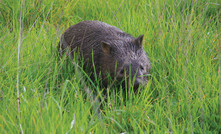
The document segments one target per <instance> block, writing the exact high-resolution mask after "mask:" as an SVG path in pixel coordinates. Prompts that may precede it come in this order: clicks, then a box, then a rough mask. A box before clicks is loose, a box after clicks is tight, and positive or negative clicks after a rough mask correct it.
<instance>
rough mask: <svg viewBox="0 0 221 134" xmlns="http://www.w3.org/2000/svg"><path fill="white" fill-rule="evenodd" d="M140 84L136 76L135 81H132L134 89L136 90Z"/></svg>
mask: <svg viewBox="0 0 221 134" xmlns="http://www.w3.org/2000/svg"><path fill="white" fill-rule="evenodd" d="M140 84H142V82H141V80H140V78H136V79H135V81H134V91H137V89H138V88H139V85H140Z"/></svg>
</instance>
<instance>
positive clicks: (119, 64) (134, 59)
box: [101, 35, 151, 91]
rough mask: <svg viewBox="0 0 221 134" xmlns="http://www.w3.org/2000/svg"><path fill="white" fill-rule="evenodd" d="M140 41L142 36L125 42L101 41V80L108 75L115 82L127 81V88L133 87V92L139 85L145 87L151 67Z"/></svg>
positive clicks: (115, 40) (114, 40) (118, 40)
mask: <svg viewBox="0 0 221 134" xmlns="http://www.w3.org/2000/svg"><path fill="white" fill-rule="evenodd" d="M142 41H143V35H141V36H139V37H138V38H128V39H126V40H122V39H113V40H110V41H108V42H107V41H106V42H104V41H102V42H101V48H102V51H103V55H102V57H101V62H102V63H101V65H102V70H101V71H102V77H103V79H105V78H106V77H107V74H108V73H109V74H110V76H111V78H112V79H115V80H117V81H122V80H127V88H130V86H132V85H133V89H134V90H135V91H136V90H137V89H138V87H139V85H143V86H144V85H146V84H147V82H148V80H147V74H148V73H149V70H150V68H151V66H150V61H149V58H148V57H147V55H146V52H145V51H144V49H143V46H142ZM104 83H107V81H105V82H104ZM132 83H133V84H132ZM124 85H125V84H124ZM124 85H122V86H124Z"/></svg>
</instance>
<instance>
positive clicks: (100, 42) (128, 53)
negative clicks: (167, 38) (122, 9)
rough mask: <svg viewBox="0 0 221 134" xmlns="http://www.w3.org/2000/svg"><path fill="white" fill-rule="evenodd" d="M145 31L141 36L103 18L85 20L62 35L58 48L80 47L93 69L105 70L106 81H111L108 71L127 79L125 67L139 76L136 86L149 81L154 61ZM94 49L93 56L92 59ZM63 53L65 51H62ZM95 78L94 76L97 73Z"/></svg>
mask: <svg viewBox="0 0 221 134" xmlns="http://www.w3.org/2000/svg"><path fill="white" fill-rule="evenodd" d="M142 40H143V35H141V36H139V37H138V38H134V37H133V36H131V35H129V34H127V33H124V32H123V31H121V30H120V29H118V28H116V27H114V26H110V25H108V24H106V23H103V22H100V21H83V22H80V23H78V24H76V25H73V26H71V27H70V28H68V29H67V30H66V31H65V32H64V34H63V35H62V37H61V40H60V43H59V45H58V48H59V49H60V52H64V51H65V50H67V49H70V51H71V53H70V56H71V58H72V59H73V51H75V50H79V52H80V55H81V56H82V57H83V58H84V60H85V61H86V62H87V64H88V66H89V71H87V72H88V73H89V72H94V69H93V62H94V65H95V69H96V74H97V75H98V74H99V73H100V72H101V76H102V83H103V85H104V86H107V85H108V79H107V74H108V73H109V74H110V76H111V78H112V79H115V80H117V81H121V80H124V79H125V78H124V76H125V74H124V71H126V74H127V81H128V82H127V83H128V87H129V86H130V85H129V83H130V82H129V77H131V78H133V77H134V78H135V81H134V88H135V89H137V88H138V85H141V84H142V85H145V84H147V82H148V80H147V76H144V75H146V74H147V73H149V70H150V68H151V66H150V61H149V59H148V57H147V55H146V53H145V51H144V49H143V46H142ZM92 51H93V60H92ZM61 54H62V53H61ZM91 76H92V79H93V75H91Z"/></svg>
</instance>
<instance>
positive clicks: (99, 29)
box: [63, 21, 132, 51]
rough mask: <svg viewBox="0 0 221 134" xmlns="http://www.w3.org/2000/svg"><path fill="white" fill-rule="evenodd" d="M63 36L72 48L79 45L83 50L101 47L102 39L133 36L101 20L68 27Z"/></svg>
mask: <svg viewBox="0 0 221 134" xmlns="http://www.w3.org/2000/svg"><path fill="white" fill-rule="evenodd" d="M63 37H64V39H65V41H66V42H67V44H68V45H69V46H71V49H72V50H73V49H74V48H76V47H77V48H78V49H79V50H80V51H82V50H83V49H85V48H86V49H88V48H87V47H100V45H99V44H100V42H101V41H105V40H116V39H122V38H123V39H126V38H129V39H130V38H131V37H132V36H130V35H129V34H126V33H124V32H123V31H121V30H120V29H118V28H116V27H115V26H111V25H108V24H106V23H103V22H100V21H83V22H80V23H78V24H76V25H73V26H71V27H70V28H68V29H67V30H66V31H65V32H64V35H63ZM88 50H92V49H88Z"/></svg>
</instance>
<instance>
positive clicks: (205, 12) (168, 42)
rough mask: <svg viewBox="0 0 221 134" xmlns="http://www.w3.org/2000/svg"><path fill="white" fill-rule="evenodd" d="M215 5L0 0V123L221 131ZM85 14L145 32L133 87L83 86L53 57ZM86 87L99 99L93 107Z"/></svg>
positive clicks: (72, 129)
mask: <svg viewBox="0 0 221 134" xmlns="http://www.w3.org/2000/svg"><path fill="white" fill-rule="evenodd" d="M220 9H221V2H219V1H218V0H136V1H135V0H72V1H71V0H66V1H62V0H54V1H49V0H23V1H21V0H1V1H0V31H1V32H0V133H1V134H4V133H9V134H11V133H66V134H67V133H175V134H176V133H214V134H216V133H217V134H218V133H221V86H220V80H221V73H220V71H221V70H220V65H221V54H220V43H221V36H220V34H221V30H220V26H221V25H220V22H221V21H220V20H221V10H220ZM84 20H99V21H103V22H106V23H108V24H110V25H114V26H116V27H118V28H120V29H121V30H123V31H125V32H127V33H130V34H131V35H133V36H135V37H138V36H139V35H141V34H144V41H143V43H144V44H143V46H144V49H145V51H146V52H147V54H148V56H149V58H150V61H151V65H152V69H151V77H149V83H148V85H147V86H145V87H144V90H142V91H141V92H140V93H139V94H130V96H126V97H125V96H124V95H123V94H124V91H123V90H122V89H117V88H110V89H103V88H102V87H99V86H97V85H96V83H90V85H91V86H86V85H88V84H89V83H86V84H85V83H84V82H82V81H84V80H83V79H85V77H82V75H83V74H82V72H79V71H78V70H77V69H76V68H74V67H73V66H72V65H71V64H68V63H70V62H69V60H68V59H62V60H58V57H57V49H56V47H57V45H58V42H59V38H60V36H61V34H62V33H63V32H64V31H65V29H67V28H68V27H69V26H71V25H74V24H76V23H78V22H80V21H84ZM76 62H77V61H76ZM84 88H91V89H92V91H94V92H96V98H97V99H100V100H101V101H100V105H101V109H100V117H99V116H97V114H96V112H95V110H94V108H93V105H92V104H93V101H91V98H90V96H88V95H87V94H86V93H85V91H84ZM103 90H108V94H107V95H108V98H109V99H104V98H105V96H104V95H103V94H102V91H103ZM18 101H19V104H18ZM110 104H111V106H110Z"/></svg>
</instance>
